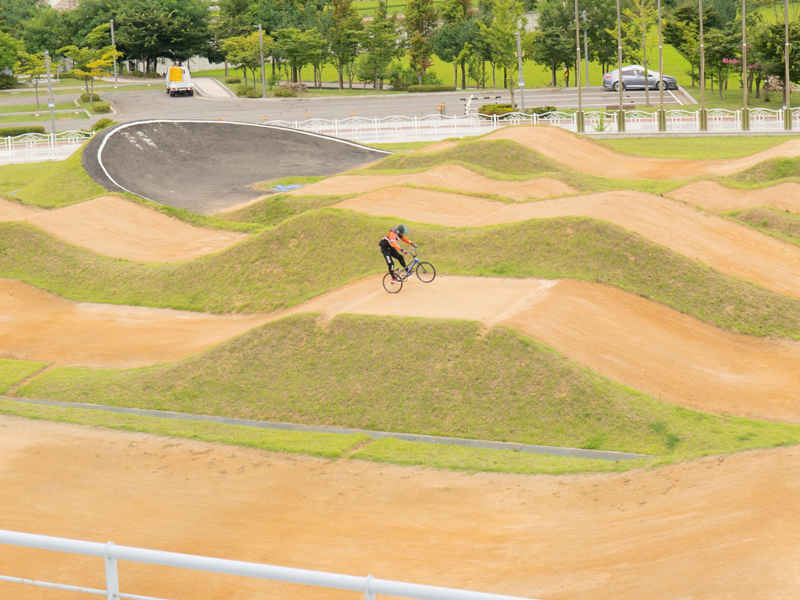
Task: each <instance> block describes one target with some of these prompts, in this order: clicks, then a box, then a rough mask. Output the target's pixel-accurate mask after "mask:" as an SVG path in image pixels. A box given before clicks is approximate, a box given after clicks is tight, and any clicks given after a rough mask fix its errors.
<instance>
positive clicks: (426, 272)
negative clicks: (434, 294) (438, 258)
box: [417, 262, 436, 283]
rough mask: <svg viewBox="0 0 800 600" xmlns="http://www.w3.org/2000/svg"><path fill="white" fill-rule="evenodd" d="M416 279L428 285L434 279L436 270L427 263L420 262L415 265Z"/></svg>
mask: <svg viewBox="0 0 800 600" xmlns="http://www.w3.org/2000/svg"><path fill="white" fill-rule="evenodd" d="M417 277H419V280H420V281H421V282H422V283H430V282H431V281H433V280H434V279H436V269H434V268H433V265H432V264H431V263H429V262H421V263H419V264H418V265H417Z"/></svg>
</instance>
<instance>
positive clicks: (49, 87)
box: [44, 50, 56, 143]
mask: <svg viewBox="0 0 800 600" xmlns="http://www.w3.org/2000/svg"><path fill="white" fill-rule="evenodd" d="M44 68H45V71H47V107H48V108H49V109H50V133H52V134H53V142H54V143H55V135H56V114H55V111H54V109H55V107H56V103H55V100H53V83H52V82H51V81H50V53H49V52H48V51H47V50H45V51H44Z"/></svg>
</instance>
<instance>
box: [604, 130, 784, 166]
mask: <svg viewBox="0 0 800 600" xmlns="http://www.w3.org/2000/svg"><path fill="white" fill-rule="evenodd" d="M790 139H795V138H791V137H774V136H768V135H764V136H751V135H742V136H726V137H699V136H698V137H690V138H685V137H678V138H669V137H657V138H618V139H613V140H601V139H594V140H593V141H595V142H596V143H598V144H600V145H602V146H605V147H606V148H610V149H611V150H614V152H620V153H622V154H631V155H634V156H647V157H650V158H680V159H688V160H708V159H725V158H741V157H743V156H750V155H751V154H755V153H756V152H763V151H764V150H769V149H770V148H774V147H775V146H778V145H780V144H783V143H785V142H787V141H789V140H790Z"/></svg>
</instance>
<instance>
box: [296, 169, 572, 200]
mask: <svg viewBox="0 0 800 600" xmlns="http://www.w3.org/2000/svg"><path fill="white" fill-rule="evenodd" d="M402 184H410V185H417V186H421V187H432V188H446V189H449V190H455V191H458V192H469V193H472V194H494V195H496V196H503V197H505V198H511V199H512V200H518V201H524V200H528V199H539V198H547V197H549V196H567V195H571V194H577V193H578V190H576V189H575V188H573V187H571V186H569V185H567V184H566V183H564V182H562V181H558V180H556V179H551V178H549V177H540V178H537V179H529V180H527V181H504V180H502V179H490V178H489V177H484V176H482V175H478V174H477V173H475V172H474V171H470V170H469V169H465V168H464V167H462V166H459V165H442V166H440V167H436V168H434V169H430V170H428V171H422V172H420V173H411V174H407V175H337V176H336V177H331V178H330V179H325V180H323V181H319V182H317V183H313V184H311V185H307V186H305V187H303V188H301V189H299V190H296V191H294V192H290V194H291V195H293V196H314V195H319V196H336V195H340V194H363V193H365V192H371V191H373V190H377V189H380V188H386V187H389V186H395V185H402Z"/></svg>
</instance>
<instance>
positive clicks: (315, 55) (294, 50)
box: [275, 27, 326, 81]
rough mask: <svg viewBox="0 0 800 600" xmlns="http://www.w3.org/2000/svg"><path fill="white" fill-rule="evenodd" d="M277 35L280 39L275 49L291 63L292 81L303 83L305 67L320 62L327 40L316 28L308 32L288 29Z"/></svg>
mask: <svg viewBox="0 0 800 600" xmlns="http://www.w3.org/2000/svg"><path fill="white" fill-rule="evenodd" d="M275 35H276V37H277V38H278V40H277V41H276V42H275V48H276V50H277V51H278V52H280V53H281V55H283V57H284V58H286V60H287V61H289V66H290V67H291V69H292V73H293V76H292V80H293V81H302V80H303V67H304V66H306V65H310V64H315V63H316V61H318V60H319V57H320V56H321V55H322V52H323V49H324V48H325V46H326V41H325V39H323V38H322V37H321V36H320V34H319V31H317V29H316V28H315V27H312V28H311V29H308V30H307V31H300V30H299V29H297V28H296V27H287V28H286V29H279V30H278V31H276V32H275ZM295 74H296V75H295Z"/></svg>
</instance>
